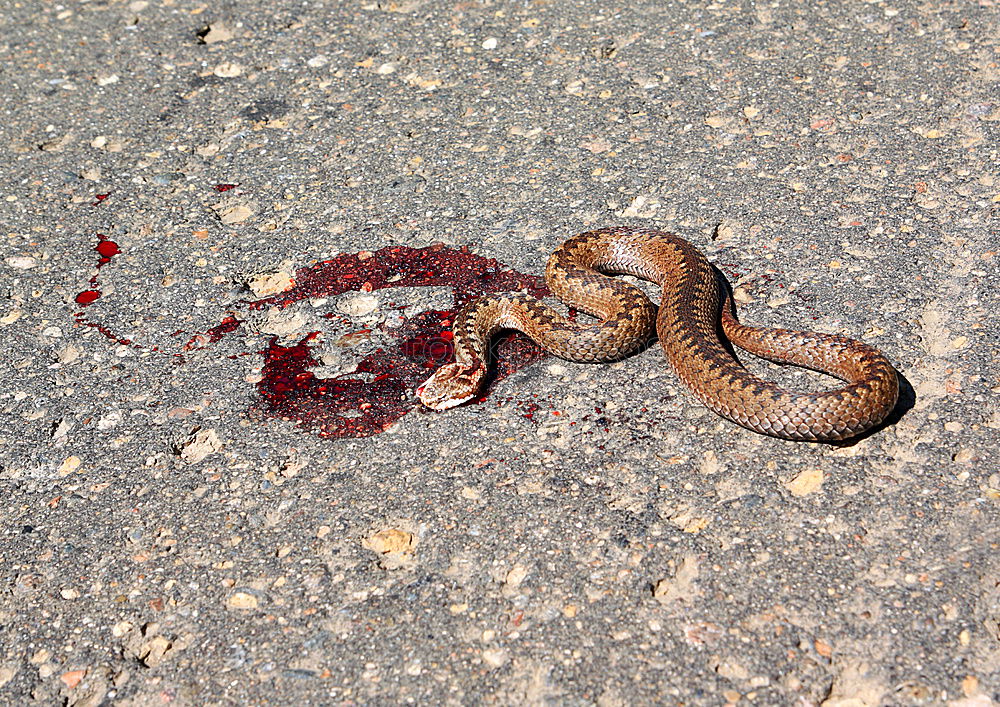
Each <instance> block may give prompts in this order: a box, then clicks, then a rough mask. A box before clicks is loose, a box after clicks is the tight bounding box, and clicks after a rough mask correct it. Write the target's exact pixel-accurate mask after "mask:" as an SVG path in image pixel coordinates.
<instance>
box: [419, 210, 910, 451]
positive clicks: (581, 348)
mask: <svg viewBox="0 0 1000 707" xmlns="http://www.w3.org/2000/svg"><path fill="white" fill-rule="evenodd" d="M601 273H607V274H627V275H634V276H636V277H639V278H643V279H645V280H649V281H651V282H654V283H657V284H659V285H660V286H661V287H662V289H663V299H662V302H661V303H660V307H659V313H657V309H656V307H655V305H653V303H652V302H650V301H649V298H648V297H646V295H645V294H644V293H643V292H642V291H641V290H640V289H638V288H637V287H635V286H634V285H631V284H629V283H627V282H624V281H622V280H617V279H613V278H610V277H606V276H605V275H603V274H601ZM545 280H546V283H547V284H548V286H549V289H551V290H552V292H553V293H554V294H555V295H556V296H557V297H559V299H561V300H562V301H563V302H564V303H565V304H566V305H568V306H569V307H572V308H576V309H579V310H581V311H583V312H586V313H588V314H591V315H593V316H594V317H596V318H597V319H598V320H599V321H598V322H596V323H579V322H575V321H572V320H570V319H569V318H567V317H565V316H563V315H561V314H559V313H558V312H556V311H555V310H553V309H552V308H550V307H548V306H547V305H545V304H543V303H542V302H541V301H540V300H537V299H535V298H533V297H529V296H527V295H524V294H517V293H515V294H505V295H499V296H488V297H483V298H480V299H477V300H475V301H473V302H471V303H469V304H468V305H467V306H466V307H464V308H463V309H462V310H461V311H460V312H459V313H458V314H457V315H456V317H455V320H454V324H453V327H452V332H453V334H454V347H455V363H450V364H447V365H444V366H442V367H441V368H439V369H438V370H437V371H435V373H434V375H432V376H431V377H430V378H429V379H428V380H427V382H426V383H424V385H423V386H421V388H420V389H419V390H418V395H419V397H420V400H421V402H423V404H424V405H426V406H427V407H429V408H433V409H436V410H445V409H447V408H450V407H454V406H455V405H459V404H460V403H463V402H465V401H466V400H469V399H471V398H473V397H475V396H476V394H477V393H478V392H479V389H480V387H481V385H482V381H483V378H484V376H485V374H486V366H487V360H486V357H487V354H486V351H487V350H488V344H489V341H490V337H492V336H493V334H494V333H495V332H497V331H498V330H500V329H517V330H519V331H522V332H524V333H525V334H527V335H528V336H529V337H531V338H532V339H534V340H535V341H536V342H537V343H538V344H539V345H540V346H541V347H542V348H544V349H545V350H546V351H548V352H549V353H552V354H555V355H556V356H559V357H561V358H564V359H568V360H570V361H584V362H590V361H613V360H617V359H620V358H622V357H624V356H627V355H628V354H630V353H633V352H635V351H637V350H639V349H641V348H642V347H643V346H645V345H646V344H647V343H648V342H649V340H650V338H651V334H652V331H653V328H654V322H655V329H656V334H657V337H658V338H659V340H660V344H661V345H662V346H663V350H664V351H665V352H666V354H667V360H668V361H669V362H670V366H671V368H673V370H674V372H675V373H676V374H677V376H678V377H679V378H680V379H681V381H682V382H683V383H684V385H686V386H687V387H688V388H689V389H690V390H691V392H692V393H694V395H695V396H696V397H697V398H698V399H699V400H701V402H702V403H704V404H705V405H707V406H708V407H709V408H711V409H712V410H714V411H715V412H716V413H718V414H719V415H722V416H723V417H725V418H727V419H729V420H732V421H733V422H735V423H736V424H738V425H742V426H743V427H746V428H748V429H751V430H754V431H755V432H760V433H762V434H766V435H772V436H774V437H781V438H784V439H797V440H816V441H833V440H840V439H846V438H848V437H853V436H855V435H858V434H860V433H861V432H864V431H865V430H867V429H870V428H871V427H873V426H874V425H877V424H878V423H880V422H881V421H882V420H884V419H885V417H886V416H887V415H888V414H889V412H890V411H891V410H892V409H893V407H894V406H895V404H896V398H897V396H898V393H899V381H898V379H897V376H896V370H895V369H894V368H893V367H892V364H891V363H889V361H888V360H887V359H886V358H885V356H883V355H882V354H881V353H880V352H879V351H877V350H876V349H874V348H872V347H870V346H867V345H866V344H863V343H861V342H859V341H855V340H853V339H849V338H847V337H843V336H836V335H833V334H818V333H814V332H803V331H789V330H786V329H768V328H759V327H750V326H745V325H743V324H740V323H739V322H738V321H737V320H736V317H735V310H734V308H733V304H732V301H731V299H730V296H729V293H728V290H727V289H726V288H724V287H723V286H722V285H721V284H720V281H719V277H718V276H717V275H716V272H715V270H714V268H713V267H712V265H711V263H709V261H708V260H707V259H706V258H705V256H704V255H702V254H701V253H700V252H699V251H698V250H697V249H696V248H695V247H694V246H692V245H691V244H690V243H688V242H687V241H686V240H684V239H683V238H680V237H679V236H676V235H673V234H671V233H666V232H663V231H655V230H650V229H640V228H626V227H622V228H606V229H602V230H599V231H590V232H588V233H582V234H580V235H578V236H574V237H573V238H570V239H569V240H568V241H566V242H565V243H563V245H562V246H560V247H559V248H558V249H556V251H555V252H554V253H552V256H551V257H550V258H549V262H548V266H547V267H546V270H545ZM726 340H728V341H729V342H731V343H733V344H735V345H736V346H738V347H739V348H741V349H743V350H745V351H748V352H749V353H752V354H754V355H756V356H759V357H761V358H766V359H769V360H771V361H775V362H778V363H789V364H793V365H796V366H801V367H803V368H810V369H813V370H817V371H822V372H824V373H828V374H830V375H832V376H835V377H837V378H840V379H841V380H843V381H845V382H846V383H847V385H845V386H843V387H841V388H838V389H836V390H831V391H826V392H821V393H796V392H793V391H788V390H785V389H783V388H780V387H779V386H777V385H775V384H774V383H771V382H769V381H765V380H762V379H761V378H758V377H757V376H755V375H753V374H752V373H750V372H749V371H747V370H746V369H745V368H744V367H743V366H742V365H741V364H740V363H739V361H738V360H736V358H735V357H734V356H733V354H732V352H731V349H730V348H728V347H727V345H726Z"/></svg>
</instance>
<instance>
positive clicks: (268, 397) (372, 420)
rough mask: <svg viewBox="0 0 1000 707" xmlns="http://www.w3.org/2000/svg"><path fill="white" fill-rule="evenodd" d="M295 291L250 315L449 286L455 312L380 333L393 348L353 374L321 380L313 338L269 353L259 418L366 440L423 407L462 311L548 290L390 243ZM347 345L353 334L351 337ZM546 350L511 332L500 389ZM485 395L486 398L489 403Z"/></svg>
mask: <svg viewBox="0 0 1000 707" xmlns="http://www.w3.org/2000/svg"><path fill="white" fill-rule="evenodd" d="M296 282H297V283H298V284H297V285H296V286H295V287H294V288H293V289H291V290H289V291H287V292H283V293H281V294H280V295H275V296H273V297H269V298H266V299H262V300H258V301H256V302H250V303H248V304H249V306H250V308H251V309H262V308H264V307H272V306H278V307H284V306H287V305H289V304H291V303H293V302H296V301H298V300H301V299H305V298H311V297H327V296H330V295H337V294H341V293H343V292H347V291H350V290H361V291H367V292H370V291H372V290H378V289H386V288H390V287H426V286H431V285H448V286H451V287H453V288H454V300H455V309H451V310H446V311H426V312H421V313H420V314H418V315H416V316H414V317H411V318H410V319H408V320H405V321H404V322H403V324H402V325H401V326H399V327H396V328H389V327H385V326H383V327H381V328H380V330H379V331H380V333H381V335H382V337H383V338H385V337H388V338H389V339H390V341H391V342H393V345H391V346H389V347H386V348H379V349H377V350H375V351H373V352H371V353H369V354H368V355H367V356H365V357H364V358H362V359H361V360H360V361H359V362H358V364H357V366H356V368H355V370H354V372H352V373H348V374H344V375H340V376H337V377H335V378H326V379H323V378H317V377H316V376H315V374H313V373H312V372H311V371H310V370H309V369H311V368H314V367H316V366H318V365H319V362H318V361H317V360H316V359H315V358H314V357H313V355H312V353H311V342H313V341H314V340H315V339H316V338H317V336H318V334H317V333H313V334H310V335H309V336H307V337H305V338H304V339H302V340H301V341H300V342H298V343H297V344H295V345H293V346H282V345H280V344H278V343H277V341H276V340H274V339H272V340H271V342H270V344H269V345H268V348H267V349H266V350H265V351H264V352H263V353H264V357H265V359H264V367H263V369H262V371H261V376H262V377H261V380H260V382H259V383H258V384H257V388H258V391H259V393H260V402H259V404H258V405H256V406H255V408H254V410H253V411H254V412H255V413H257V414H259V415H261V416H264V417H279V418H282V419H286V420H290V421H293V422H295V423H296V424H298V425H300V426H302V427H304V428H306V429H310V430H315V431H316V432H318V433H319V434H320V435H322V436H326V437H367V436H370V435H374V434H378V433H379V432H382V431H383V430H385V429H386V428H388V427H389V426H390V425H392V424H393V423H394V422H395V421H396V420H398V419H399V418H401V417H402V416H403V415H405V414H406V413H407V412H409V411H410V410H412V409H413V408H414V407H416V406H418V405H419V404H420V403H419V401H418V400H417V399H416V397H415V395H414V392H415V390H416V388H417V387H418V386H419V385H420V384H421V383H423V382H424V381H425V380H426V379H427V377H428V376H429V375H430V374H431V373H432V372H433V371H434V370H435V369H437V368H438V367H439V366H441V365H443V364H445V363H449V362H451V361H453V360H454V350H453V347H452V334H451V331H450V327H451V324H452V321H453V320H454V316H455V312H456V311H457V309H458V307H460V306H461V304H463V303H465V302H467V301H469V300H471V299H474V298H476V297H479V296H481V295H484V294H487V293H491V292H503V291H514V290H522V289H527V290H528V291H529V292H530V293H531V294H533V295H534V296H536V297H541V296H544V295H545V294H547V293H548V290H547V289H546V288H545V285H544V284H543V281H542V280H541V278H538V277H534V276H530V275H523V274H521V273H518V272H515V271H513V270H510V269H509V268H507V267H505V266H503V265H502V264H500V263H498V262H497V261H496V260H492V259H487V258H482V257H480V256H477V255H473V254H471V253H468V252H466V251H464V250H453V249H449V248H444V247H443V246H430V247H428V248H408V247H404V246H392V247H388V248H383V249H382V250H379V251H377V252H375V253H358V254H352V255H342V256H339V257H337V258H334V259H333V260H327V261H323V262H321V263H317V264H316V265H314V266H312V267H310V268H305V269H303V270H300V271H299V272H298V273H296ZM344 338H346V337H344ZM544 356H545V353H544V352H543V351H542V350H541V349H540V348H539V347H537V346H536V345H535V344H533V343H532V342H531V340H530V339H528V338H527V337H525V336H523V335H521V334H516V333H509V334H506V335H504V336H501V337H499V338H498V339H496V340H495V341H494V343H493V350H492V354H491V358H492V359H493V360H494V361H495V365H494V366H493V370H492V371H491V379H490V381H488V385H487V392H488V391H489V389H490V387H491V386H492V384H493V383H495V382H496V381H498V380H501V379H503V378H506V377H507V376H509V375H510V374H512V373H513V372H515V371H516V370H518V369H520V368H523V367H524V366H527V365H530V364H532V363H534V362H535V361H538V360H540V359H541V358H543V357H544ZM484 399H485V397H483V398H480V399H479V400H480V401H482V400H484Z"/></svg>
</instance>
